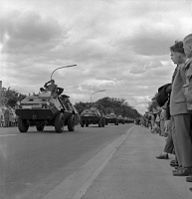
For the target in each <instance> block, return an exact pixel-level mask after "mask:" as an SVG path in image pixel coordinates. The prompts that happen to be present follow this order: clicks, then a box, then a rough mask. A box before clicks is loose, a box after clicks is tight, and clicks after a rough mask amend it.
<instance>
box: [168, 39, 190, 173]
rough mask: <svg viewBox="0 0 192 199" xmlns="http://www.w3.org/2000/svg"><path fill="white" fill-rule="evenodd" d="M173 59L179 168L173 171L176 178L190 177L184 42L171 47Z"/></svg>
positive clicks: (172, 101)
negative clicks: (184, 87) (184, 89)
mask: <svg viewBox="0 0 192 199" xmlns="http://www.w3.org/2000/svg"><path fill="white" fill-rule="evenodd" d="M170 51H171V59H172V61H173V63H174V64H176V65H177V67H176V70H175V73H174V75H173V76H174V77H173V82H172V92H171V97H170V114H171V120H172V135H173V144H174V149H175V153H176V157H177V160H178V163H179V167H178V168H177V169H176V170H174V171H173V175H175V176H188V175H190V174H191V173H192V142H191V137H190V133H191V130H192V129H191V114H190V113H189V111H188V110H187V103H186V98H185V96H184V91H183V85H184V84H185V81H186V79H185V71H184V69H185V68H184V66H185V65H184V63H185V61H186V56H185V53H184V49H183V42H176V43H175V44H174V45H173V46H171V47H170Z"/></svg>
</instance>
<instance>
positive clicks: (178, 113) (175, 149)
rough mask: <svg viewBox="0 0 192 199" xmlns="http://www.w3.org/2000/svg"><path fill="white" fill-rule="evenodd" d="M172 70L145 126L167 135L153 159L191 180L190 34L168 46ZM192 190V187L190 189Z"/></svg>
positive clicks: (160, 90)
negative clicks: (163, 144)
mask: <svg viewBox="0 0 192 199" xmlns="http://www.w3.org/2000/svg"><path fill="white" fill-rule="evenodd" d="M170 55H171V60H172V61H173V63H174V64H175V70H174V73H173V75H172V80H171V83H170V84H165V85H163V86H161V87H160V88H159V89H158V93H157V95H156V96H155V97H154V99H153V100H154V101H156V102H157V104H158V108H157V109H156V111H152V112H150V113H147V114H146V115H145V117H144V118H145V119H144V125H145V126H147V127H149V128H151V132H152V133H158V134H159V135H164V136H167V139H166V144H165V146H164V149H163V152H162V153H160V155H158V156H157V157H156V158H158V159H169V154H174V156H175V159H174V160H172V161H171V162H170V166H172V167H174V170H173V171H172V173H173V176H186V181H187V182H192V34H189V35H187V36H186V37H185V38H184V39H183V41H176V42H175V44H173V45H172V46H171V47H170ZM190 190H191V191H192V187H191V188H190Z"/></svg>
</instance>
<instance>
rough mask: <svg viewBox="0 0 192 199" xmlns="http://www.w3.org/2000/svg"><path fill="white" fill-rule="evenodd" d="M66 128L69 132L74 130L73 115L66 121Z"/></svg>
mask: <svg viewBox="0 0 192 199" xmlns="http://www.w3.org/2000/svg"><path fill="white" fill-rule="evenodd" d="M67 127H68V130H69V131H74V130H75V117H74V115H71V117H70V118H69V119H68V121H67Z"/></svg>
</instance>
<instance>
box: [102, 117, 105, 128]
mask: <svg viewBox="0 0 192 199" xmlns="http://www.w3.org/2000/svg"><path fill="white" fill-rule="evenodd" d="M102 127H105V119H104V118H103V119H102Z"/></svg>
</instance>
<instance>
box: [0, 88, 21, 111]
mask: <svg viewBox="0 0 192 199" xmlns="http://www.w3.org/2000/svg"><path fill="white" fill-rule="evenodd" d="M24 97H25V95H23V94H21V93H19V92H17V91H15V90H13V89H11V88H2V89H1V92H0V105H1V106H7V107H8V106H10V107H12V108H14V107H15V105H16V103H17V101H21V100H22V99H24Z"/></svg>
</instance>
